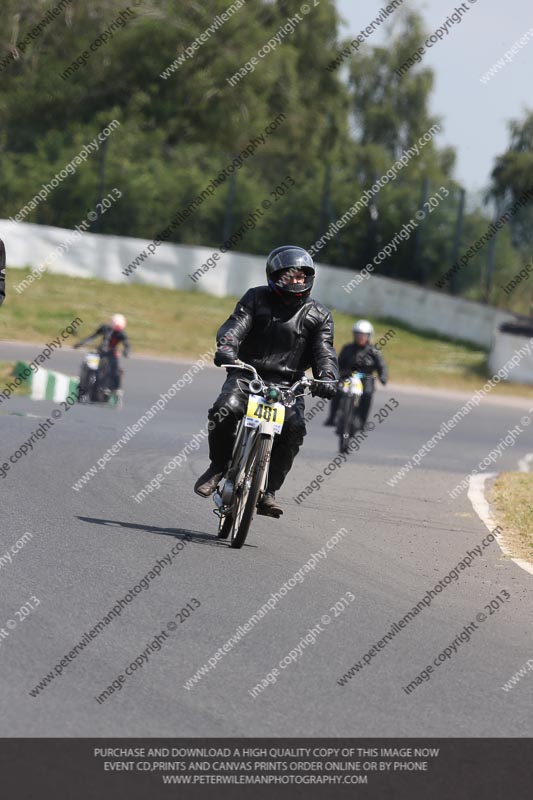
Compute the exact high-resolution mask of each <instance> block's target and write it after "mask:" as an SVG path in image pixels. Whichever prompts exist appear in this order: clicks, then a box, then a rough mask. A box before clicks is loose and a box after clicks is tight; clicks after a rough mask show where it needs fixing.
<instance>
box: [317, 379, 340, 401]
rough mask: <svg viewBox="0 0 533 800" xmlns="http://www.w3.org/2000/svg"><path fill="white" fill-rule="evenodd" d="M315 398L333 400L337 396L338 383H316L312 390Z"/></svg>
mask: <svg viewBox="0 0 533 800" xmlns="http://www.w3.org/2000/svg"><path fill="white" fill-rule="evenodd" d="M311 394H312V395H313V397H323V398H324V399H325V400H331V399H332V398H333V397H335V395H336V394H337V381H333V382H332V383H314V384H313V387H312V389H311Z"/></svg>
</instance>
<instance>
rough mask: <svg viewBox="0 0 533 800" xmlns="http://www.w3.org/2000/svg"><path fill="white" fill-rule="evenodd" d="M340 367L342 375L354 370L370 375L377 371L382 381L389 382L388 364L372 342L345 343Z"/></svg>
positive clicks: (341, 353)
mask: <svg viewBox="0 0 533 800" xmlns="http://www.w3.org/2000/svg"><path fill="white" fill-rule="evenodd" d="M339 368H340V371H341V375H342V377H343V378H344V377H346V376H347V375H350V374H351V373H352V372H362V373H363V375H366V376H368V377H370V376H372V373H373V372H374V371H377V373H378V375H379V379H380V381H381V382H382V383H386V382H387V365H386V364H385V362H384V360H383V356H382V355H381V353H380V352H379V350H378V349H377V348H376V347H374V345H372V344H365V345H364V346H362V347H361V345H359V344H355V343H354V344H345V345H344V347H343V348H342V350H341V352H340V355H339Z"/></svg>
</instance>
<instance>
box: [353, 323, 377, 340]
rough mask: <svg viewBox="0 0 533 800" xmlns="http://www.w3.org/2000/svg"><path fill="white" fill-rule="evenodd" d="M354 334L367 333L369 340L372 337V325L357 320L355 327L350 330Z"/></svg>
mask: <svg viewBox="0 0 533 800" xmlns="http://www.w3.org/2000/svg"><path fill="white" fill-rule="evenodd" d="M352 331H353V332H354V333H367V334H368V336H369V338H370V339H371V338H372V336H373V335H374V328H373V326H372V323H371V322H369V321H368V320H367V319H358V320H357V322H356V323H355V325H354V326H353V328H352Z"/></svg>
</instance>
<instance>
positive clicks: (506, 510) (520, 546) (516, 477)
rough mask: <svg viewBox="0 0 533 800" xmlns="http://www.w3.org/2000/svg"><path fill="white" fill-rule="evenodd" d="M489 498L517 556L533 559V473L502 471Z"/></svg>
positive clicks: (507, 542)
mask: <svg viewBox="0 0 533 800" xmlns="http://www.w3.org/2000/svg"><path fill="white" fill-rule="evenodd" d="M489 499H490V502H491V503H492V505H493V506H494V509H495V511H496V517H497V519H498V524H499V525H501V526H502V527H503V529H504V531H505V542H506V544H507V546H508V547H509V548H510V549H511V550H512V554H513V557H514V558H522V559H523V560H524V561H529V563H533V474H532V473H530V472H502V473H501V474H500V475H498V477H497V478H496V480H495V482H494V486H493V487H492V490H491V492H490V497H489Z"/></svg>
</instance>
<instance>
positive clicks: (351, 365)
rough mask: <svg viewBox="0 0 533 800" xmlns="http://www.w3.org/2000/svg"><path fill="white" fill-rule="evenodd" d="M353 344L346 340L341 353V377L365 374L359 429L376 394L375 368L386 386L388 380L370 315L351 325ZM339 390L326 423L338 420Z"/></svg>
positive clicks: (359, 412)
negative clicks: (373, 340)
mask: <svg viewBox="0 0 533 800" xmlns="http://www.w3.org/2000/svg"><path fill="white" fill-rule="evenodd" d="M352 331H353V344H345V345H344V347H343V348H342V350H341V352H340V355H339V371H340V374H341V379H342V378H347V377H348V376H350V375H351V374H352V372H360V373H362V374H363V376H364V377H363V378H362V382H363V395H362V396H361V399H360V401H359V406H358V409H357V416H358V418H359V424H360V430H363V429H364V427H365V423H366V420H367V418H368V414H369V412H370V405H371V403H372V395H373V394H374V375H373V373H374V372H377V374H378V377H379V380H380V382H381V383H382V384H383V386H385V384H386V383H387V365H386V364H385V361H384V360H383V356H382V355H381V353H380V351H379V350H378V349H377V347H375V346H374V345H373V344H372V336H373V335H374V328H373V326H372V323H371V322H369V321H368V320H367V319H359V320H357V322H356V323H355V325H354V326H353V328H352ZM339 399H340V394H339V393H338V394H337V395H336V397H334V398H333V400H332V402H331V405H330V411H329V416H328V418H327V420H326V422H325V423H324V424H325V425H334V424H335V415H336V413H337V408H338V405H339Z"/></svg>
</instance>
